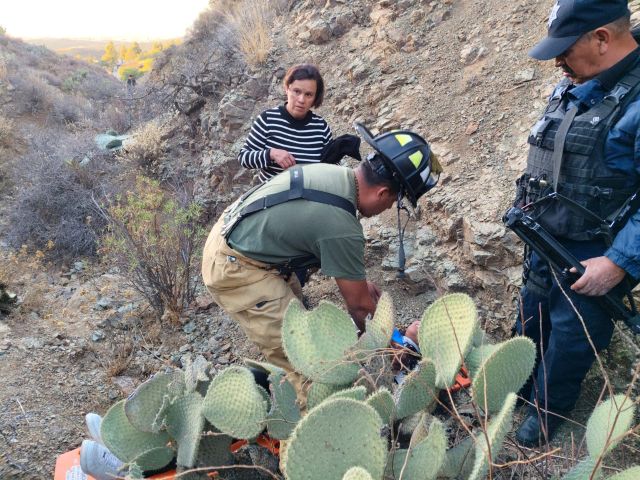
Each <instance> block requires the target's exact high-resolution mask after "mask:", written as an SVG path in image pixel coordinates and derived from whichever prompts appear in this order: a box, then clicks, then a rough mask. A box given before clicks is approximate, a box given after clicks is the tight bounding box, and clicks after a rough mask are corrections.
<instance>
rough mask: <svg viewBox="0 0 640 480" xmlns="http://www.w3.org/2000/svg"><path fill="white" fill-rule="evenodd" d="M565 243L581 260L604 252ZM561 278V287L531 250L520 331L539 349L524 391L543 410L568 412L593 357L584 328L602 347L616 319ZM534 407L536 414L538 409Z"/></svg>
mask: <svg viewBox="0 0 640 480" xmlns="http://www.w3.org/2000/svg"><path fill="white" fill-rule="evenodd" d="M565 246H566V247H568V248H569V249H570V250H571V251H572V253H573V254H574V256H575V257H577V258H578V259H579V260H585V259H588V258H592V257H597V256H601V255H602V253H603V252H604V250H605V247H604V245H603V244H601V243H599V242H567V243H566V244H565ZM558 280H560V284H559V285H558V283H557V282H556V279H555V278H554V276H553V273H552V272H551V271H550V270H549V268H548V265H547V264H546V263H545V262H543V261H542V260H540V258H539V257H538V256H537V255H536V254H535V253H533V255H532V258H531V275H530V277H529V280H528V281H527V284H526V285H525V287H523V288H522V290H521V301H520V308H519V313H518V319H517V322H516V332H517V333H518V334H520V335H521V334H523V332H524V334H525V335H526V336H528V337H530V338H531V339H532V340H533V341H534V342H535V343H536V345H537V348H538V356H537V359H536V367H535V369H534V371H533V375H532V376H531V378H530V379H529V382H528V383H527V384H526V385H525V386H524V387H523V389H522V390H521V392H520V394H521V395H522V396H523V397H524V398H528V399H529V400H530V401H531V402H532V403H533V404H534V405H535V404H537V405H538V406H539V407H540V408H542V409H545V410H549V411H552V412H556V413H564V412H568V411H569V410H571V409H573V407H574V406H575V403H576V400H577V399H578V395H579V393H580V384H581V383H582V380H584V378H585V376H586V374H587V372H588V371H589V368H590V367H591V365H592V364H593V361H594V360H595V353H594V349H593V347H592V346H591V344H590V343H589V340H588V338H587V335H586V334H585V327H586V330H587V331H588V332H589V336H590V337H591V340H592V342H593V344H594V346H595V349H596V350H597V351H600V350H602V349H604V348H606V347H607V346H608V345H609V342H610V341H611V335H612V333H613V321H612V320H611V316H610V315H609V314H608V313H607V312H606V311H605V310H604V309H603V308H602V307H600V304H599V303H598V302H597V300H595V299H594V298H593V297H587V296H585V295H579V294H576V293H574V292H573V291H572V290H571V289H570V288H569V287H570V285H571V283H572V282H571V281H568V282H567V281H564V280H563V279H562V277H561V276H558ZM533 281H535V284H534V283H533ZM563 291H564V293H563ZM565 293H566V295H568V297H569V298H570V299H571V302H572V303H573V305H574V306H571V304H570V303H569V301H568V300H567V297H566V296H565ZM574 307H575V309H574ZM576 310H577V311H578V312H579V313H580V316H581V317H582V319H583V321H584V326H583V322H581V321H580V319H579V318H578V315H577V314H576ZM531 410H532V413H534V412H535V411H536V408H535V407H531Z"/></svg>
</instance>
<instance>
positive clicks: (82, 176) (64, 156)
mask: <svg viewBox="0 0 640 480" xmlns="http://www.w3.org/2000/svg"><path fill="white" fill-rule="evenodd" d="M31 135H32V138H31V139H30V140H31V145H30V146H29V147H30V148H29V152H28V153H27V154H25V155H23V156H22V157H21V158H20V159H19V160H18V161H17V162H16V168H15V169H14V171H13V173H12V181H13V182H14V183H15V184H16V185H18V186H19V187H20V190H19V191H18V192H17V194H16V196H15V200H14V204H13V206H12V208H11V210H10V212H9V225H8V227H7V228H6V229H4V231H3V235H6V239H7V241H8V243H9V244H10V245H11V246H13V247H14V248H20V247H21V246H22V245H27V246H28V247H29V248H30V249H32V250H42V251H44V252H45V253H46V255H47V257H48V258H50V259H53V260H59V259H68V258H75V257H78V256H85V255H87V256H91V255H94V254H95V252H96V248H97V238H98V232H100V231H101V229H102V228H103V227H104V223H103V222H102V219H101V217H99V216H97V215H96V211H95V207H94V203H93V200H92V197H94V196H99V195H101V193H102V191H103V188H106V187H105V185H104V184H103V182H106V180H104V179H106V178H108V177H107V176H106V175H105V173H106V172H107V170H108V169H109V168H115V167H111V166H110V165H109V164H108V163H107V162H105V161H104V159H103V158H102V157H100V156H99V153H98V152H97V149H96V147H95V144H94V142H93V134H91V133H88V134H87V136H86V137H82V136H80V135H78V134H75V135H66V136H61V135H60V132H59V131H55V130H53V131H51V132H48V131H46V130H43V131H41V132H33V133H32V134H31ZM88 158H91V161H89V162H88V163H86V162H85V160H86V159H88ZM18 166H20V167H21V168H17V167H18ZM51 244H53V248H51V249H47V246H48V245H51Z"/></svg>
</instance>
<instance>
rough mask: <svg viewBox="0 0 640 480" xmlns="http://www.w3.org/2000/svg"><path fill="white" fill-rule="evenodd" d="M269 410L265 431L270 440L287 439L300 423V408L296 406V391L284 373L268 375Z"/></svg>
mask: <svg viewBox="0 0 640 480" xmlns="http://www.w3.org/2000/svg"><path fill="white" fill-rule="evenodd" d="M269 382H270V389H271V399H272V400H271V410H270V411H269V414H268V415H267V429H268V430H269V435H270V436H271V437H272V438H276V439H278V440H284V439H286V438H289V435H291V432H292V431H293V428H294V427H295V426H296V424H297V423H298V421H300V417H301V415H300V408H299V407H298V405H297V404H296V391H295V389H294V388H293V385H291V383H290V382H289V381H288V380H287V379H286V378H285V377H284V372H281V373H272V374H271V375H269Z"/></svg>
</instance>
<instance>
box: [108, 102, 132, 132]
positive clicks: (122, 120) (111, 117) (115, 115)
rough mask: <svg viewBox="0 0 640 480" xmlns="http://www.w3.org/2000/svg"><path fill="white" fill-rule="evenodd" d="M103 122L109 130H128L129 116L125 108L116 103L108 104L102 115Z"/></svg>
mask: <svg viewBox="0 0 640 480" xmlns="http://www.w3.org/2000/svg"><path fill="white" fill-rule="evenodd" d="M101 122H102V123H103V124H104V125H105V127H106V129H107V130H114V131H116V132H118V133H120V134H121V133H123V132H126V131H127V130H128V129H129V126H130V121H129V116H128V115H127V113H126V112H125V111H124V109H123V108H118V107H117V106H115V105H108V106H107V107H106V109H105V110H104V112H103V113H102V115H101Z"/></svg>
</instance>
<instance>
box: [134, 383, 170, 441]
mask: <svg viewBox="0 0 640 480" xmlns="http://www.w3.org/2000/svg"><path fill="white" fill-rule="evenodd" d="M173 379H174V374H172V373H165V372H159V373H156V374H155V375H154V376H153V377H151V378H150V379H149V380H147V381H146V382H144V383H141V384H140V385H139V386H138V388H136V389H135V391H134V392H133V393H132V394H131V395H130V396H129V398H127V400H126V401H125V404H124V411H125V413H126V415H127V418H128V419H129V422H131V425H133V426H134V427H135V428H137V429H138V430H140V431H142V432H158V431H159V428H158V425H156V426H154V422H155V420H156V417H157V415H158V412H159V411H160V410H161V408H162V405H163V402H164V397H165V395H169V390H168V386H169V383H171V381H172V380H173Z"/></svg>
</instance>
